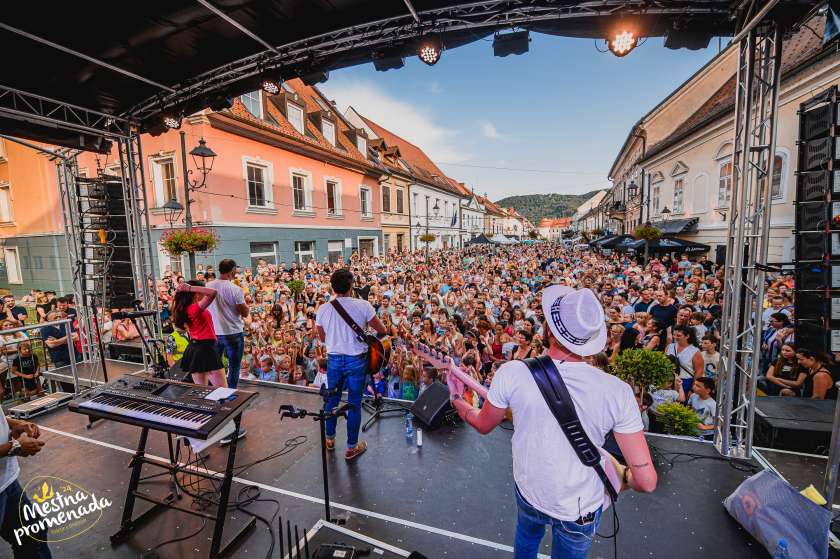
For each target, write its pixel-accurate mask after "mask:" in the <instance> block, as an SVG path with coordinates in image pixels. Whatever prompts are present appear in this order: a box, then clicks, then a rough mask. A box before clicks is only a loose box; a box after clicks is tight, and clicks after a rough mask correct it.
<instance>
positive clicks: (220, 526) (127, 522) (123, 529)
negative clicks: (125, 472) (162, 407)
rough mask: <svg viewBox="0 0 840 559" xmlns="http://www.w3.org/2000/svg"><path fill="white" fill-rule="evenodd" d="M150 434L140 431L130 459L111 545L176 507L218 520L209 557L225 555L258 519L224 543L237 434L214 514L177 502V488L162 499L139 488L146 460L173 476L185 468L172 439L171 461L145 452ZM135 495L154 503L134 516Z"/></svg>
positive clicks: (209, 476)
mask: <svg viewBox="0 0 840 559" xmlns="http://www.w3.org/2000/svg"><path fill="white" fill-rule="evenodd" d="M241 420H242V414H239V415H237V416H236V417H235V418H234V419H233V423H234V426H235V431H234V432H238V431H239V424H240V422H241ZM167 435H168V433H167ZM148 437H149V428H148V427H143V428H142V431H141V432H140V441H139V442H138V443H137V452H135V453H134V456H133V457H132V459H131V462H130V464H129V465H130V466H131V481H130V482H129V484H128V491H127V492H126V495H125V506H124V508H123V515H122V522H121V524H120V529H119V531H118V532H117V533H116V534H114V535H113V536H111V546H112V547H116V546H117V545H119V544H121V543H123V542H124V541H125V540H126V539H128V537H129V535H130V534H131V533H132V532H133V531H134V530H136V529H137V528H139V527H140V526H141V525H142V524H143V523H144V522H146V521H147V520H148V519H149V518H151V517H152V516H154V515H155V514H157V513H158V512H161V511H163V510H164V509H174V510H178V511H181V512H184V513H187V514H191V515H193V516H199V517H201V518H205V519H207V520H210V521H213V522H215V526H214V529H213V540H212V543H211V545H210V555H209V558H210V559H217V558H220V557H224V556H225V555H226V553H227V552H228V551H229V550H230V549H231V548H232V547H233V546H234V545H236V544H237V543H238V542H239V541H240V540H241V539H242V537H243V536H244V535H245V533H246V532H248V531H249V530H251V529H253V528H254V527H255V525H256V519H255V518H254V517H251V518H250V520H249V521H248V523H247V524H245V526H243V527H242V528H240V529H239V531H238V532H237V533H236V534H235V535H234V536H233V538H231V539H230V541H228V542H227V543H226V544H225V545H224V546H222V534H223V532H224V526H225V517H226V516H227V509H228V503H229V499H230V490H231V486H232V485H233V464H234V462H235V460H236V445H237V438H236V437H233V440H232V441H231V443H230V445H229V446H228V459H227V466H226V467H225V473H224V476H223V477H222V487H221V490H220V492H219V506H218V507H217V509H216V513H215V514H211V513H209V512H204V511H198V510H194V509H191V508H189V507H185V506H181V505H179V504H177V503H176V500H177V496H176V492H174V491H173V492H170V493H169V494H168V495H167V496H166V497H164V498H163V499H160V498H158V497H152V496H150V495H145V494H143V493H141V492H140V491H138V487H139V485H140V473H141V470H142V469H143V464H148V465H150V466H156V467H158V468H163V469H164V470H166V471H167V472H169V473H170V474H171V475H172V476H173V477H174V476H175V475H177V473H178V472H179V471H183V470H184V469H185V468H184V467H183V466H181V465H179V464H177V463H175V455H174V454H173V453H172V452H171V439H170V454H169V463H166V462H161V461H160V460H155V459H152V458H148V457H147V456H146V442H147V440H148ZM190 474H191V475H196V476H199V477H203V478H205V479H214V480H217V481H218V475H214V474H212V473H207V472H203V471H201V470H198V469H193V468H190ZM136 499H141V500H143V501H148V502H150V503H152V507H151V508H150V509H148V510H147V511H145V512H143V513H142V514H140V515H139V516H138V517H137V518H135V519H132V516H134V503H135V501H136Z"/></svg>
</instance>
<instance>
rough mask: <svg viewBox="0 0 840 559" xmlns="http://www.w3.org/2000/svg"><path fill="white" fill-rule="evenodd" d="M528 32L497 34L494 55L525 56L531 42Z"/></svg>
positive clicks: (494, 41) (494, 39)
mask: <svg viewBox="0 0 840 559" xmlns="http://www.w3.org/2000/svg"><path fill="white" fill-rule="evenodd" d="M530 40H531V39H530V37H529V34H528V31H516V32H514V33H505V34H504V35H502V34H497V35H496V36H495V37H493V55H494V56H507V55H509V54H525V53H526V52H528V43H529V42H530Z"/></svg>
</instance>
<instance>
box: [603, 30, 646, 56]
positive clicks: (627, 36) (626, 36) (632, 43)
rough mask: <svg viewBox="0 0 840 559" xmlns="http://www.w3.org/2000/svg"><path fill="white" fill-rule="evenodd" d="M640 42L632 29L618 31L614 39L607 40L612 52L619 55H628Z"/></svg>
mask: <svg viewBox="0 0 840 559" xmlns="http://www.w3.org/2000/svg"><path fill="white" fill-rule="evenodd" d="M638 44H639V38H638V37H636V35H635V34H634V33H633V32H632V31H628V30H626V29H625V30H623V31H620V32H617V33H616V34H615V37H613V39H612V40H609V39H608V40H607V46H608V47H609V49H610V52H611V53H613V54H614V55H616V56H618V57H622V56H627V55H628V54H630V51H632V50H633V49H634V48H636V47H637V46H638Z"/></svg>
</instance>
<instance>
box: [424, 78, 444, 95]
mask: <svg viewBox="0 0 840 559" xmlns="http://www.w3.org/2000/svg"><path fill="white" fill-rule="evenodd" d="M426 91H428V92H429V93H431V94H432V95H440V94H441V93H443V86H441V85H440V82H439V81H437V80H432V81H430V82H428V83H427V84H426Z"/></svg>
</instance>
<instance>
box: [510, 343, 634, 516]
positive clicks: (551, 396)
mask: <svg viewBox="0 0 840 559" xmlns="http://www.w3.org/2000/svg"><path fill="white" fill-rule="evenodd" d="M522 362H523V363H525V365H527V366H528V369H530V371H531V374H532V375H533V377H534V381H536V383H537V386H538V387H539V389H540V392H541V393H542V395H543V398H545V403H546V404H547V405H548V408H549V409H550V410H551V413H552V414H554V418H555V419H556V420H557V423H559V424H560V428H561V429H562V430H563V433H564V434H565V435H566V438H567V439H569V444H570V445H572V448H573V449H574V451H575V454H577V455H578V458H580V461H581V462H582V463H583V465H584V466H589V467H591V468H594V469H595V473H596V474H598V477H599V478H600V479H601V481H602V482H603V483H604V487H605V488H606V490H607V492H608V493H609V495H610V498H611V499H612V500H613V502H615V501H617V500H618V493H617V492H616V490H615V487H613V485H612V483H610V480H609V478H608V477H607V473H606V472H605V471H604V468H603V467H602V466H601V453H600V452H599V451H598V447H596V446H595V444H594V443H593V442H592V440H591V439H590V438H589V435H587V434H586V431H584V429H583V425H581V423H580V419H579V418H578V414H577V410H576V409H575V404H574V402H573V401H572V397H571V396H570V395H569V389H568V388H566V383H565V382H563V377H561V376H560V371H558V370H557V367H556V366H555V365H554V361H553V360H552V359H551V357H549V356H547V355H541V356H539V357H534V358H531V359H524V360H523V361H522Z"/></svg>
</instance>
